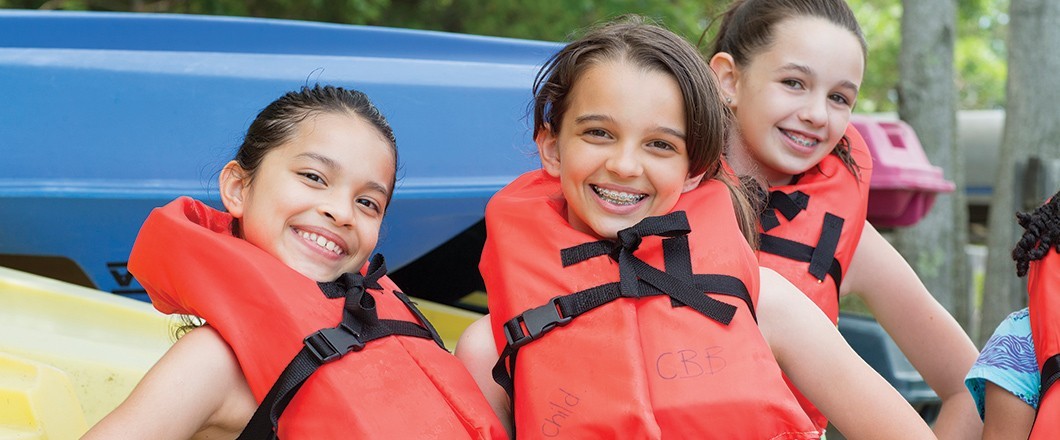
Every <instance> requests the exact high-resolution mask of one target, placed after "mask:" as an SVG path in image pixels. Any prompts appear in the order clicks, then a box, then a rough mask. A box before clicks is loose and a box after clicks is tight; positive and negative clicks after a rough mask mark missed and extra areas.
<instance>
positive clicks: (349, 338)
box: [239, 254, 444, 440]
mask: <svg viewBox="0 0 1060 440" xmlns="http://www.w3.org/2000/svg"><path fill="white" fill-rule="evenodd" d="M385 274H386V264H385V263H384V261H383V258H382V256H381V255H378V254H376V255H375V257H373V258H372V260H371V262H370V263H369V266H368V274H367V275H365V276H363V277H362V276H361V275H360V274H356V273H346V274H343V275H342V276H341V277H339V279H338V280H336V281H334V282H329V283H318V285H319V286H320V290H321V291H322V292H324V295H325V296H327V297H328V298H340V297H345V298H346V300H345V303H344V305H343V312H342V322H341V323H339V325H338V326H335V327H332V328H325V329H322V330H319V331H317V332H315V333H313V334H311V335H309V336H307V337H306V338H305V340H304V341H303V343H304V344H305V347H303V348H302V350H301V351H299V352H298V354H296V355H295V357H294V359H292V360H291V363H289V364H287V368H285V369H284V370H283V372H282V373H280V377H279V378H278V379H276V383H275V384H273V386H272V388H271V389H270V390H269V393H268V394H267V395H265V399H264V400H263V401H262V402H261V405H259V406H258V409H257V411H255V412H254V415H253V417H251V419H250V423H248V424H247V426H246V428H244V429H243V432H242V433H240V435H239V440H251V439H255V440H257V439H275V438H277V434H276V424H277V422H278V421H279V419H280V415H281V414H283V411H284V409H286V408H287V405H288V404H290V402H291V399H292V398H294V395H295V393H297V392H298V390H299V389H300V388H301V387H302V384H303V383H305V381H306V380H307V379H309V376H311V375H312V374H313V373H314V372H315V371H316V370H317V369H318V368H320V367H321V366H322V365H324V364H326V363H329V362H332V361H335V360H338V359H339V358H341V357H343V356H345V355H346V354H347V353H349V352H351V351H360V350H361V349H363V348H364V346H365V344H367V343H368V342H371V341H374V340H376V339H380V338H384V337H387V336H394V335H398V336H411V337H417V338H424V339H433V340H435V341H436V342H437V343H438V344H439V345H442V343H441V339H440V338H439V337H438V335H437V333H436V332H434V331H433V330H434V329H433V328H431V329H430V330H428V328H426V327H424V326H422V325H420V324H417V323H414V322H409V321H402V320H394V319H379V315H378V313H377V312H376V309H375V298H373V297H372V295H371V293H369V292H368V291H367V290H368V289H375V290H378V289H381V288H382V286H380V285H379V279H380V278H381V277H382V276H383V275H385ZM395 294H399V295H397V296H398V297H399V298H401V299H402V301H403V302H405V304H406V306H408V307H409V308H410V310H413V311H414V312H413V314H415V315H416V316H417V318H419V319H420V322H422V323H425V324H428V325H429V323H427V320H426V319H424V318H423V315H422V314H421V313H420V312H419V310H416V309H415V306H413V305H412V303H411V302H410V301H408V298H407V297H405V295H404V294H400V292H395ZM442 348H444V346H442ZM338 391H339V390H336V392H338Z"/></svg>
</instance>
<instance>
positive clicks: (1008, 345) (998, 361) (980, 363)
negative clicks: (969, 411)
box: [964, 309, 1041, 417]
mask: <svg viewBox="0 0 1060 440" xmlns="http://www.w3.org/2000/svg"><path fill="white" fill-rule="evenodd" d="M986 381H990V382H993V383H994V384H995V385H997V386H999V387H1001V388H1002V389H1004V390H1006V391H1008V392H1010V393H1012V394H1013V395H1015V396H1016V397H1019V398H1020V400H1022V401H1024V402H1026V403H1027V405H1030V406H1031V407H1033V408H1034V409H1036V410H1037V409H1038V388H1039V384H1040V383H1041V378H1040V377H1039V373H1038V361H1037V359H1036V358H1035V356H1034V340H1033V339H1032V338H1031V324H1030V319H1029V314H1028V313H1027V309H1023V310H1019V311H1016V312H1013V313H1012V314H1010V315H1008V317H1007V318H1005V320H1004V321H1001V324H999V325H998V326H997V330H994V335H993V336H991V337H990V340H989V341H987V342H986V345H985V346H983V351H982V352H981V353H979V358H978V359H976V360H975V365H972V369H971V370H970V371H969V372H968V376H967V377H965V379H964V385H965V386H967V387H968V390H969V391H971V393H972V398H973V399H975V406H976V407H977V408H978V409H979V417H983V411H984V406H983V397H984V393H985V392H986Z"/></svg>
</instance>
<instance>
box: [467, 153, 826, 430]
mask: <svg viewBox="0 0 1060 440" xmlns="http://www.w3.org/2000/svg"><path fill="white" fill-rule="evenodd" d="M560 191H561V190H560V185H559V181H558V180H556V179H555V178H553V177H551V176H549V175H548V174H547V173H545V172H543V171H533V172H530V173H527V174H524V175H523V176H521V177H519V178H518V179H516V180H515V181H514V182H512V183H511V184H510V185H508V186H507V187H505V188H504V189H502V190H501V191H500V192H499V193H497V194H496V195H495V196H494V197H493V198H492V199H491V200H490V202H489V204H488V205H487V207H486V231H487V236H486V237H487V238H486V245H485V248H484V250H483V253H482V262H481V264H480V266H479V269H480V270H481V272H482V276H483V278H484V280H485V282H486V290H487V292H488V293H489V295H488V298H489V309H490V315H491V320H492V327H493V335H494V339H495V341H496V343H497V347H498V351H500V352H501V353H502V362H500V363H498V368H495V369H494V377H495V378H497V379H499V380H498V382H499V383H501V384H502V385H505V386H510V387H511V389H510V391H511V392H513V393H514V398H513V402H514V404H513V411H514V417H515V428H516V433H517V437H519V438H531V439H533V438H553V437H564V438H637V439H643V438H719V439H730V438H756V439H757V438H761V439H772V438H777V439H805V438H818V433H817V432H816V430H814V427H813V424H812V423H811V422H810V421H809V419H808V418H807V417H806V415H805V414H804V413H803V411H802V410H801V409H800V408H799V406H798V404H797V402H796V401H795V399H794V397H793V396H792V394H791V392H790V391H789V390H788V389H787V387H785V386H784V384H783V381H782V380H781V375H780V369H779V366H778V365H777V363H776V360H775V359H774V358H773V355H772V353H771V352H770V349H769V347H768V345H767V343H766V341H765V340H764V339H763V337H762V334H761V332H760V331H759V329H758V325H757V323H756V322H755V316H754V304H755V303H756V301H757V298H758V283H759V281H758V267H757V264H756V262H755V257H754V253H753V252H752V251H751V248H750V247H749V246H748V245H747V243H746V242H745V241H744V239H743V238H742V234H741V233H740V231H739V229H738V227H737V225H736V220H735V214H734V212H733V207H732V202H731V199H730V196H729V193H728V190H727V189H726V188H725V186H724V185H723V184H721V183H719V182H717V181H711V182H707V183H704V184H703V185H702V186H701V187H700V188H698V189H696V190H693V191H691V192H689V193H686V194H684V195H682V196H681V199H680V201H679V203H678V206H677V207H676V208H675V210H674V212H672V213H670V214H668V215H666V216H661V217H649V218H647V219H645V220H644V221H642V222H641V223H639V224H637V225H636V226H634V227H631V228H629V229H626V230H623V231H621V232H619V239H618V240H598V239H596V238H594V237H592V236H590V235H588V234H585V233H582V232H579V231H577V230H575V229H573V228H571V227H570V225H569V223H568V222H567V218H566V205H565V202H564V201H563V199H562V195H561V192H560ZM691 207H695V208H696V211H697V212H709V213H710V214H709V215H700V216H697V218H693V219H691V220H690V221H689V220H688V219H686V217H685V213H684V211H685V210H687V209H689V208H691ZM690 255H691V257H690ZM664 262H665V263H664ZM571 294H573V295H571ZM537 339H541V340H540V341H537ZM516 357H517V358H518V362H516ZM510 379H514V383H512V382H510Z"/></svg>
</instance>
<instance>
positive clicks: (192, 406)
mask: <svg viewBox="0 0 1060 440" xmlns="http://www.w3.org/2000/svg"><path fill="white" fill-rule="evenodd" d="M256 406H257V404H256V403H255V401H254V397H253V395H251V393H250V388H248V386H247V381H246V379H244V378H243V373H242V371H241V370H240V369H239V363H238V362H237V361H236V358H235V355H234V354H232V351H231V349H230V348H229V347H228V345H227V344H225V342H224V339H222V338H221V336H220V335H219V334H217V332H216V331H215V330H214V329H212V328H210V327H200V328H197V329H195V330H193V331H191V332H190V333H188V334H187V335H184V337H182V338H181V339H180V340H179V341H177V343H176V344H173V347H171V348H170V349H169V351H167V352H166V354H165V355H164V356H162V358H161V359H159V361H158V363H156V364H155V365H154V366H153V367H151V370H150V371H148V372H147V374H146V375H145V376H144V378H143V380H141V381H140V383H139V384H138V385H136V388H135V389H133V391H132V394H130V395H129V397H128V398H127V399H125V401H124V402H122V404H121V405H119V406H118V407H117V408H115V409H114V411H113V412H111V413H110V414H108V415H107V416H106V417H104V418H103V420H100V422H99V423H97V424H96V426H94V427H92V429H91V430H89V431H88V433H87V434H85V436H84V437H82V439H86V440H91V439H113V438H124V439H188V438H210V439H218V438H236V436H238V435H239V432H240V431H242V429H243V427H244V426H245V425H246V423H247V422H248V421H250V416H251V414H253V412H254V409H255V408H256Z"/></svg>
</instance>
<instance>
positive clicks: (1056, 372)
mask: <svg viewBox="0 0 1060 440" xmlns="http://www.w3.org/2000/svg"><path fill="white" fill-rule="evenodd" d="M1057 379H1060V354H1055V355H1053V356H1051V357H1050V358H1049V359H1046V360H1045V363H1043V364H1042V384H1041V391H1040V392H1039V393H1038V395H1039V396H1041V397H1043V398H1044V397H1045V393H1046V392H1048V391H1049V387H1051V386H1053V383H1054V382H1056V380H1057Z"/></svg>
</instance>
